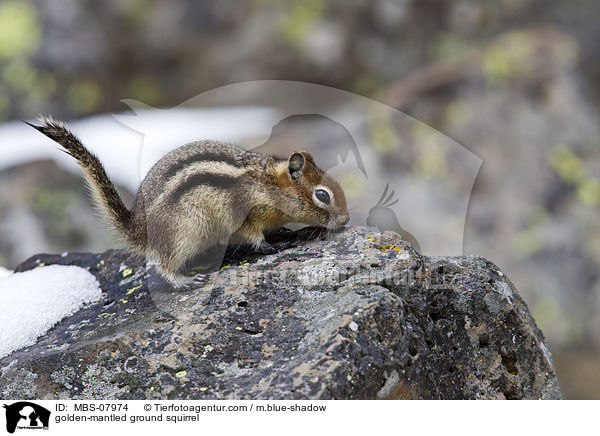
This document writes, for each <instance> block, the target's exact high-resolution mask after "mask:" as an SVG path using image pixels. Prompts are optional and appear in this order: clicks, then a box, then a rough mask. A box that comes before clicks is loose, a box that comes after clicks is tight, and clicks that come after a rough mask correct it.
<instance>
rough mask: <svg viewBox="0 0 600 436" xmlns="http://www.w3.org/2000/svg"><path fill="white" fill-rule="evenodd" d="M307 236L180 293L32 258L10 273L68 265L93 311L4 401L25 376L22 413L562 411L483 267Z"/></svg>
mask: <svg viewBox="0 0 600 436" xmlns="http://www.w3.org/2000/svg"><path fill="white" fill-rule="evenodd" d="M313 230H314V229H305V230H301V231H298V232H293V233H285V234H282V235H279V236H277V235H276V237H275V242H276V243H277V242H282V241H284V242H285V246H284V245H280V247H282V249H281V250H279V251H278V252H277V253H275V254H272V255H268V256H264V255H258V254H253V253H246V252H240V250H237V251H235V250H231V251H228V253H227V254H226V258H225V259H224V260H223V266H222V267H221V269H220V270H218V271H215V272H212V273H209V274H207V275H206V277H205V280H204V282H203V284H202V286H201V287H199V288H197V289H194V290H187V291H179V290H173V289H170V288H168V287H166V286H163V285H161V284H160V281H158V280H157V279H156V276H155V273H154V272H153V270H152V269H150V270H148V271H147V269H146V267H145V265H144V263H143V261H142V260H140V259H135V258H133V257H131V256H130V255H129V254H128V253H126V252H124V251H117V250H112V251H108V252H106V253H103V254H74V253H73V254H68V255H67V256H60V255H40V256H34V257H33V258H31V259H30V260H28V261H26V262H25V263H24V264H22V265H21V266H20V267H19V268H18V270H27V269H29V268H33V267H35V265H36V261H43V262H44V263H45V264H46V265H50V264H67V265H72V264H75V265H80V266H83V267H85V268H87V269H88V270H89V271H90V272H91V273H92V274H94V275H95V276H96V278H97V279H98V281H99V283H100V285H101V288H102V289H103V291H104V295H103V298H102V299H101V301H100V302H98V303H95V304H92V305H90V306H88V307H85V308H84V309H82V310H80V311H79V312H77V313H75V314H74V315H72V316H71V317H68V318H66V319H63V320H62V321H61V322H60V323H59V324H58V325H57V326H55V327H54V328H53V329H52V330H51V331H50V332H48V334H46V335H45V336H44V337H42V338H40V339H39V340H38V342H37V343H36V344H35V345H34V346H32V347H29V348H28V349H27V350H19V351H16V352H14V353H12V354H11V355H9V356H7V357H5V358H3V359H1V360H0V376H1V377H0V398H3V399H6V398H9V397H12V396H14V395H15V391H14V386H15V385H16V384H18V383H19V380H22V375H23V373H27V374H29V376H28V380H30V382H29V384H30V385H31V386H29V388H28V389H27V390H26V391H22V392H20V394H21V395H22V396H23V397H22V398H23V399H26V398H31V399H33V398H42V399H59V398H61V399H62V398H77V399H84V398H85V399H159V398H162V399H218V398H227V399H333V398H336V399H375V398H390V399H399V398H425V399H463V398H464V399H466V398H472V399H475V398H482V399H492V398H493V399H502V398H529V399H533V398H548V399H551V398H560V397H561V394H560V390H559V388H558V381H557V379H556V375H555V372H554V368H553V366H552V361H551V356H550V353H549V351H548V349H547V346H546V345H545V341H544V337H543V335H542V332H541V331H540V330H539V328H538V327H537V325H536V323H535V321H534V320H533V318H532V317H531V314H530V312H529V310H528V309H527V307H526V305H525V303H524V302H523V300H522V299H521V297H520V296H519V294H518V292H517V291H516V289H515V288H514V286H513V285H512V283H511V282H510V281H509V280H508V279H507V278H506V276H505V275H504V274H503V273H501V272H500V271H499V269H498V268H497V267H496V266H495V265H494V264H492V263H490V262H489V261H487V260H485V259H482V258H478V257H471V256H466V257H450V258H445V257H426V256H421V255H420V254H418V253H416V252H415V251H414V250H413V249H412V248H411V247H410V245H409V244H408V243H406V242H404V241H402V240H401V239H400V238H399V236H398V235H397V234H395V233H391V232H385V233H371V232H369V231H368V230H367V229H365V228H361V227H348V228H346V229H344V230H342V231H340V232H337V233H333V234H330V235H319V236H316V237H315V235H314V233H315V232H314V231H313ZM311 235H313V236H312V237H311ZM317 235H318V232H317ZM234 251H235V253H234ZM38 263H39V262H38ZM125 269H127V270H131V273H130V274H128V275H127V277H123V274H122V272H123V271H124V270H125Z"/></svg>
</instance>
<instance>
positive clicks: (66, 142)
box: [25, 117, 349, 287]
mask: <svg viewBox="0 0 600 436" xmlns="http://www.w3.org/2000/svg"><path fill="white" fill-rule="evenodd" d="M39 120H40V122H41V123H42V125H41V126H36V125H34V124H31V123H28V122H25V123H26V124H28V125H30V126H31V127H33V128H35V129H36V130H38V131H40V132H41V133H43V134H44V135H46V136H47V137H49V138H50V139H52V140H54V141H55V142H57V143H58V144H60V145H61V146H62V151H64V152H66V153H67V154H69V155H71V156H72V157H74V158H75V159H76V160H77V161H78V163H79V165H80V166H81V168H82V169H83V172H84V175H85V177H86V179H87V181H88V183H89V185H90V188H91V191H92V195H93V198H94V200H95V202H96V204H97V205H98V207H99V209H100V211H101V213H102V215H103V216H104V217H105V218H106V219H107V220H108V222H109V224H110V225H111V227H112V228H114V229H115V230H116V231H117V233H118V234H119V235H120V236H121V238H122V239H123V241H124V242H125V243H126V245H127V246H128V247H129V248H130V249H132V250H133V251H134V252H136V253H138V254H141V255H143V256H145V257H146V259H148V260H150V261H153V262H154V263H155V264H156V269H157V270H158V272H159V273H160V274H161V275H162V276H163V277H164V278H165V279H166V280H168V281H169V282H171V283H172V284H173V285H174V286H175V287H180V286H185V285H189V284H191V283H192V282H193V278H192V277H188V276H185V275H184V274H183V273H182V272H181V271H182V269H183V268H184V267H185V266H187V264H188V263H189V261H190V260H192V259H193V258H194V257H196V256H197V255H199V254H202V253H203V252H206V251H207V250H208V249H209V248H211V247H213V246H215V245H217V244H218V243H219V242H220V241H221V240H223V239H224V238H230V241H233V242H242V243H248V244H250V245H252V246H254V247H255V248H256V249H262V250H264V252H269V249H271V250H272V248H271V247H270V245H269V244H268V243H267V242H266V241H265V236H264V235H265V234H268V233H269V232H272V231H275V230H277V229H279V228H280V227H282V226H283V225H284V224H286V223H290V222H297V223H303V224H308V225H314V226H322V227H326V228H327V229H330V230H333V229H337V228H339V227H341V226H343V225H344V224H346V223H348V221H349V214H348V209H347V206H346V198H345V196H344V191H343V190H342V188H341V187H340V186H339V185H338V184H337V183H336V182H335V181H334V180H333V179H332V178H330V177H329V176H328V175H327V174H326V173H324V172H323V171H322V170H321V169H319V168H318V167H317V166H316V164H315V162H314V160H313V157H312V156H311V155H310V154H309V153H308V152H306V151H296V152H293V153H292V154H291V155H290V156H289V157H288V159H281V158H278V157H275V156H267V155H262V154H259V153H253V152H248V151H246V150H242V149H241V148H238V147H235V146H233V145H230V144H226V143H222V142H217V141H211V140H204V141H197V142H192V143H189V144H186V145H183V146H181V147H179V148H176V149H174V150H172V151H171V152H169V153H167V154H166V155H165V156H163V157H162V158H161V159H160V160H159V161H158V162H157V163H156V164H154V166H153V167H152V168H151V169H150V171H149V172H148V174H147V175H146V177H145V178H144V180H143V181H142V183H141V185H140V188H139V190H138V194H137V197H136V200H135V204H134V206H133V208H132V209H131V210H129V209H127V207H126V206H125V204H124V203H123V200H122V199H121V197H120V196H119V194H118V192H117V190H116V188H115V186H114V184H113V183H112V182H111V181H110V179H109V178H108V176H107V174H106V171H105V169H104V167H103V166H102V164H101V163H100V161H99V160H98V158H97V157H96V156H95V155H94V154H93V153H92V152H90V151H89V150H88V149H87V148H86V147H84V146H83V144H82V143H81V142H80V140H79V139H78V138H77V137H76V136H75V135H74V134H73V133H72V132H71V131H70V130H69V129H68V128H67V127H65V125H64V124H63V123H62V122H60V121H55V120H53V119H52V118H51V117H40V118H39Z"/></svg>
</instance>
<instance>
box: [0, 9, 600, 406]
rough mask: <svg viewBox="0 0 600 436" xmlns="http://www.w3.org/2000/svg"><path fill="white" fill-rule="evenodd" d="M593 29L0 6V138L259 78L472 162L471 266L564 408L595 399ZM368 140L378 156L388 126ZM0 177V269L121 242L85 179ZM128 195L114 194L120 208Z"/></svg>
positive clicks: (282, 12) (564, 12)
mask: <svg viewBox="0 0 600 436" xmlns="http://www.w3.org/2000/svg"><path fill="white" fill-rule="evenodd" d="M598 16H600V2H598V1H595V0H571V1H569V2H565V1H560V0H498V1H485V2H482V1H481V0H457V1H449V0H437V1H435V0H418V1H417V0H356V1H353V2H348V1H345V0H329V1H325V0H286V1H274V0H247V1H233V0H222V1H219V2H195V1H192V0H189V1H170V2H158V1H151V0H107V1H104V2H94V1H91V0H90V1H75V0H59V1H51V2H49V1H43V0H38V1H33V0H2V1H0V123H5V124H0V127H2V126H3V125H4V126H9V127H10V128H11V129H13V130H12V131H14V132H15V135H17V134H19V133H18V132H20V131H21V130H19V129H25V128H26V126H18V127H14V126H15V124H14V121H15V120H18V119H31V118H33V117H34V116H35V115H36V114H38V113H51V114H53V115H54V116H55V117H56V118H60V119H66V120H73V119H78V118H83V117H89V116H92V115H96V114H110V113H118V112H124V111H127V110H128V108H127V106H126V105H124V104H123V103H122V102H121V101H120V100H121V99H124V98H127V99H134V100H139V101H141V102H144V103H146V104H148V105H152V106H156V107H161V108H168V107H172V106H176V105H179V104H180V103H182V102H183V101H185V100H188V99H190V98H191V97H193V96H196V95H198V94H201V93H203V92H205V91H208V90H211V89H213V88H217V87H220V86H223V85H227V84H232V83H236V82H242V81H250V80H264V79H280V80H296V81H304V82H311V83H317V84H321V85H327V86H331V87H335V88H339V89H342V90H345V91H349V92H352V93H355V94H358V95H361V96H364V97H367V98H370V99H373V100H376V101H379V102H381V103H384V104H387V105H389V106H391V107H392V108H396V109H398V110H400V111H402V112H404V113H407V114H409V115H411V116H413V117H415V118H416V119H418V120H421V121H422V122H424V123H425V124H426V125H429V126H431V127H432V128H433V129H435V130H437V131H439V132H442V133H443V134H445V135H447V136H448V137H449V138H452V139H453V140H454V141H456V142H457V143H458V144H460V145H462V146H463V147H465V149H467V150H469V151H470V152H472V153H473V154H474V155H476V156H478V157H479V158H481V160H482V161H483V164H482V165H481V167H480V169H479V173H478V175H477V178H476V180H475V185H474V188H473V192H472V195H471V198H470V202H469V206H468V212H467V220H466V225H465V229H464V234H465V238H464V252H465V253H466V254H475V255H481V256H485V257H487V258H489V259H490V260H492V261H493V262H495V263H496V264H497V265H499V266H500V267H501V268H502V269H503V270H504V271H505V272H506V273H507V274H508V276H509V277H510V278H511V279H512V281H513V282H514V283H515V285H516V287H517V289H518V290H519V292H520V293H521V295H522V296H523V297H524V299H525V301H526V302H527V304H528V305H529V307H530V309H531V310H532V312H533V315H534V317H535V319H536V320H537V322H538V324H539V325H540V327H541V328H542V330H543V331H544V333H545V335H546V337H547V340H548V343H549V346H550V350H551V351H552V354H553V357H554V362H555V365H556V369H557V372H558V377H559V381H560V385H561V389H562V391H563V395H564V396H565V397H566V398H571V399H589V398H594V399H600V219H599V212H600V128H599V125H600V123H599V120H600V114H599V113H598V104H599V102H600V45H599V44H598V43H597V42H598V41H600V26H599V25H598V22H597V17H598ZM375 127H376V128H375V129H374V132H376V133H375V138H374V139H373V142H374V143H375V144H380V147H375V149H376V150H379V152H380V153H381V157H382V159H383V158H385V157H386V153H388V152H389V149H390V147H392V148H393V147H394V145H393V144H395V142H394V141H390V140H389V138H390V137H392V138H393V136H394V133H393V130H394V128H396V127H394V128H390V126H386V125H384V124H381V123H380V124H378V125H377V126H375ZM392 127H393V126H392ZM7 129H8V127H7ZM7 131H8V130H7ZM410 134H411V135H413V136H414V138H415V142H416V143H421V144H423V149H424V150H426V151H427V153H425V152H424V153H422V154H419V153H416V154H412V155H411V156H408V157H407V159H408V160H409V161H410V162H412V165H411V167H412V171H416V172H419V173H420V174H421V175H422V176H423V177H427V178H429V179H431V180H436V179H440V180H446V179H447V178H448V176H449V173H450V172H451V171H452V168H455V167H454V166H453V165H452V164H451V162H449V160H451V157H448V156H445V155H444V151H443V150H441V149H440V147H439V144H437V143H436V141H435V140H431V137H430V136H428V135H427V133H426V132H424V131H423V129H415V131H413V132H411V133H410ZM90 135H91V133H90ZM2 138H3V139H2V143H0V152H1V151H2V149H5V150H6V149H7V148H8V147H11V141H10V138H9V139H7V136H6V135H4V136H2ZM386 144H387V145H386ZM390 144H392V145H390ZM398 144H401V142H398ZM15 152H17V153H18V150H17V151H15ZM0 167H1V168H2V170H1V171H0V266H4V267H8V268H14V267H15V266H16V265H17V264H19V263H20V262H22V261H24V260H25V259H26V258H27V257H29V256H31V255H33V254H35V253H39V252H44V251H46V252H61V251H66V250H70V251H75V250H79V251H101V250H104V249H106V248H109V247H113V246H114V245H115V241H114V240H113V239H112V238H111V236H110V234H109V233H108V232H102V231H100V230H99V229H103V228H104V227H102V226H101V224H100V221H99V220H98V218H97V217H96V215H95V213H94V212H93V208H92V206H91V205H90V203H89V201H88V198H87V193H86V190H85V187H84V186H83V184H82V182H81V176H80V173H78V172H76V171H67V170H65V169H64V168H63V167H61V166H58V165H57V164H56V163H55V161H53V160H39V159H36V160H32V161H27V162H24V161H19V162H15V163H14V164H13V163H11V162H8V161H5V162H4V165H3V163H2V162H0ZM109 173H110V171H109ZM450 175H451V174H450ZM132 190H133V189H132V188H131V187H130V186H124V187H122V189H120V191H121V192H123V193H124V196H125V197H126V201H130V200H131V198H132V196H133V193H132V192H131V191H132ZM128 191H129V194H128ZM375 200H376V199H375ZM407 210H408V212H407V213H410V208H407Z"/></svg>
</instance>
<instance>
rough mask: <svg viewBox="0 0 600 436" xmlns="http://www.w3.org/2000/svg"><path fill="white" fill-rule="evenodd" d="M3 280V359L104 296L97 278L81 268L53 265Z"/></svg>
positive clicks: (0, 333)
mask: <svg viewBox="0 0 600 436" xmlns="http://www.w3.org/2000/svg"><path fill="white" fill-rule="evenodd" d="M3 270H4V269H3ZM4 271H5V272H6V271H8V270H4ZM0 274H2V271H0ZM0 277H1V278H0V358H1V357H4V356H6V355H8V354H10V353H12V352H13V351H15V350H17V349H19V348H22V347H25V346H27V345H33V344H35V342H36V341H37V338H39V337H40V336H41V335H43V334H44V333H46V332H47V331H48V330H50V328H52V326H54V325H55V324H56V323H57V322H59V321H60V320H61V319H63V318H64V317H66V316H69V315H72V314H73V313H75V312H77V311H78V310H79V309H80V308H81V307H82V305H83V304H85V303H90V302H92V301H96V300H98V299H99V298H100V297H101V295H102V291H101V290H100V287H99V285H98V282H97V280H96V278H95V277H94V276H93V275H92V274H90V273H89V272H88V271H87V270H85V269H83V268H80V267H78V266H64V265H50V266H45V267H38V268H36V269H34V270H31V271H26V272H20V273H12V274H10V275H7V276H4V277H2V276H1V275H0Z"/></svg>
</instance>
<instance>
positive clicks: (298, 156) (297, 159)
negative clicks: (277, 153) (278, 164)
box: [288, 152, 306, 182]
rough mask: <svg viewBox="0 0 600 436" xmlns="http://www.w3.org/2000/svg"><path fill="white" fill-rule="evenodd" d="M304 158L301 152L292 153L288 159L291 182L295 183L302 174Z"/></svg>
mask: <svg viewBox="0 0 600 436" xmlns="http://www.w3.org/2000/svg"><path fill="white" fill-rule="evenodd" d="M305 163H306V158H305V157H304V154H303V153H302V152H296V153H292V155H291V156H290V158H289V159H288V172H289V173H290V178H291V179H292V181H294V182H295V181H296V180H297V179H298V177H300V176H301V175H302V173H303V172H304V165H305Z"/></svg>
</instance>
